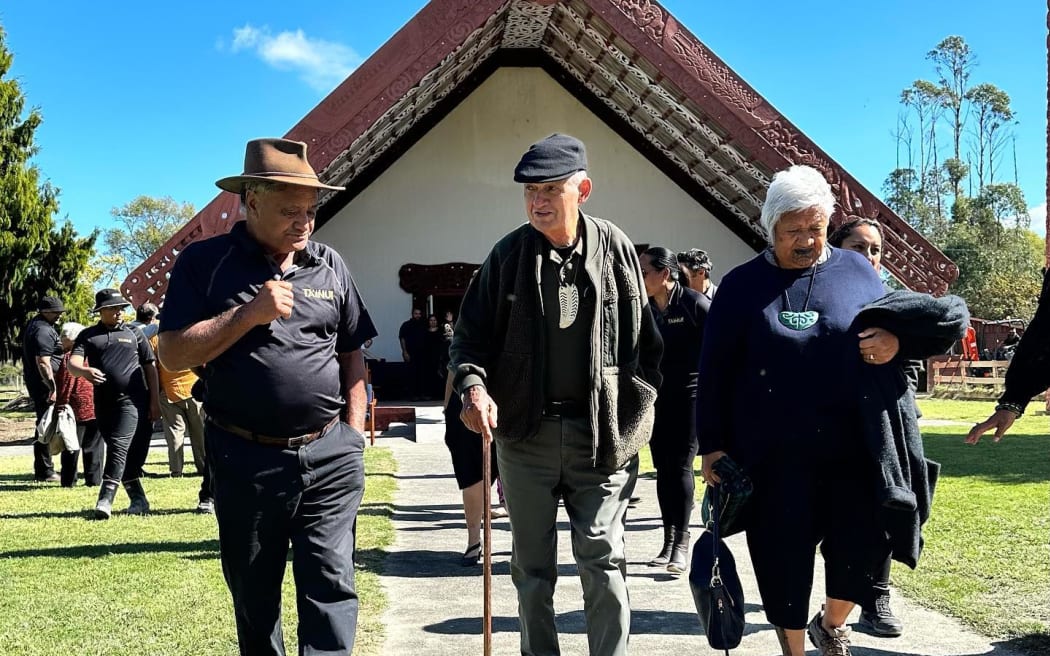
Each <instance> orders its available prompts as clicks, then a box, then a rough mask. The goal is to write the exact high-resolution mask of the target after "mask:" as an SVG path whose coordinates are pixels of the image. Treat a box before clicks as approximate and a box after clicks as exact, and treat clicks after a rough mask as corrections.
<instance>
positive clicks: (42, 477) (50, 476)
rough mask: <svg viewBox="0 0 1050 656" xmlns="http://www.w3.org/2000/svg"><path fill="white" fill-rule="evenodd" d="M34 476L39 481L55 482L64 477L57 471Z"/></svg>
mask: <svg viewBox="0 0 1050 656" xmlns="http://www.w3.org/2000/svg"><path fill="white" fill-rule="evenodd" d="M33 478H35V479H36V481H37V482H38V483H55V482H58V481H60V480H62V477H61V476H59V475H58V474H57V473H56V472H51V473H50V474H43V475H39V476H34V477H33Z"/></svg>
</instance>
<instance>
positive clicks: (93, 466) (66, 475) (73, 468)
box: [61, 419, 105, 486]
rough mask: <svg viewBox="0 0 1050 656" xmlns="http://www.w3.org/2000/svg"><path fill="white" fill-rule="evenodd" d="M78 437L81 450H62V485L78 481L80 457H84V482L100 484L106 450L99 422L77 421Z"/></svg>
mask: <svg viewBox="0 0 1050 656" xmlns="http://www.w3.org/2000/svg"><path fill="white" fill-rule="evenodd" d="M77 437H78V438H79V439H80V450H79V451H63V452H62V458H61V460H62V470H61V476H62V485H65V486H72V485H74V484H75V483H76V482H77V460H78V459H79V458H80V457H83V458H84V483H85V484H86V485H98V484H99V483H101V482H102V454H103V451H104V450H105V444H104V443H103V442H102V435H101V434H100V433H99V432H98V422H97V421H96V420H94V419H90V420H88V421H81V422H77Z"/></svg>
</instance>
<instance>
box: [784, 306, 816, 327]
mask: <svg viewBox="0 0 1050 656" xmlns="http://www.w3.org/2000/svg"><path fill="white" fill-rule="evenodd" d="M819 316H820V313H819V312H814V311H813V310H809V311H807V312H792V311H790V310H784V311H783V312H781V313H780V314H778V315H777V318H778V319H780V323H781V324H783V325H784V326H786V327H787V328H790V329H791V330H805V329H807V328H812V327H813V326H815V325H816V324H817V317H819Z"/></svg>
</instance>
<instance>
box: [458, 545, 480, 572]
mask: <svg viewBox="0 0 1050 656" xmlns="http://www.w3.org/2000/svg"><path fill="white" fill-rule="evenodd" d="M480 560H481V543H480V542H477V543H475V544H472V545H470V546H469V547H467V550H466V551H464V552H463V557H462V558H460V560H459V564H460V565H462V566H463V567H473V566H474V565H477V564H478V561H480Z"/></svg>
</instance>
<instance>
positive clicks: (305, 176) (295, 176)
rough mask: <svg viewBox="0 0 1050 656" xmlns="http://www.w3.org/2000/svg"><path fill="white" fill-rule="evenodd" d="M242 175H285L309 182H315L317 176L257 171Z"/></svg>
mask: <svg viewBox="0 0 1050 656" xmlns="http://www.w3.org/2000/svg"><path fill="white" fill-rule="evenodd" d="M243 175H262V176H273V175H287V176H289V177H292V178H310V179H311V180H317V175H316V174H312V173H289V172H287V171H259V172H257V173H244V174H243Z"/></svg>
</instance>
